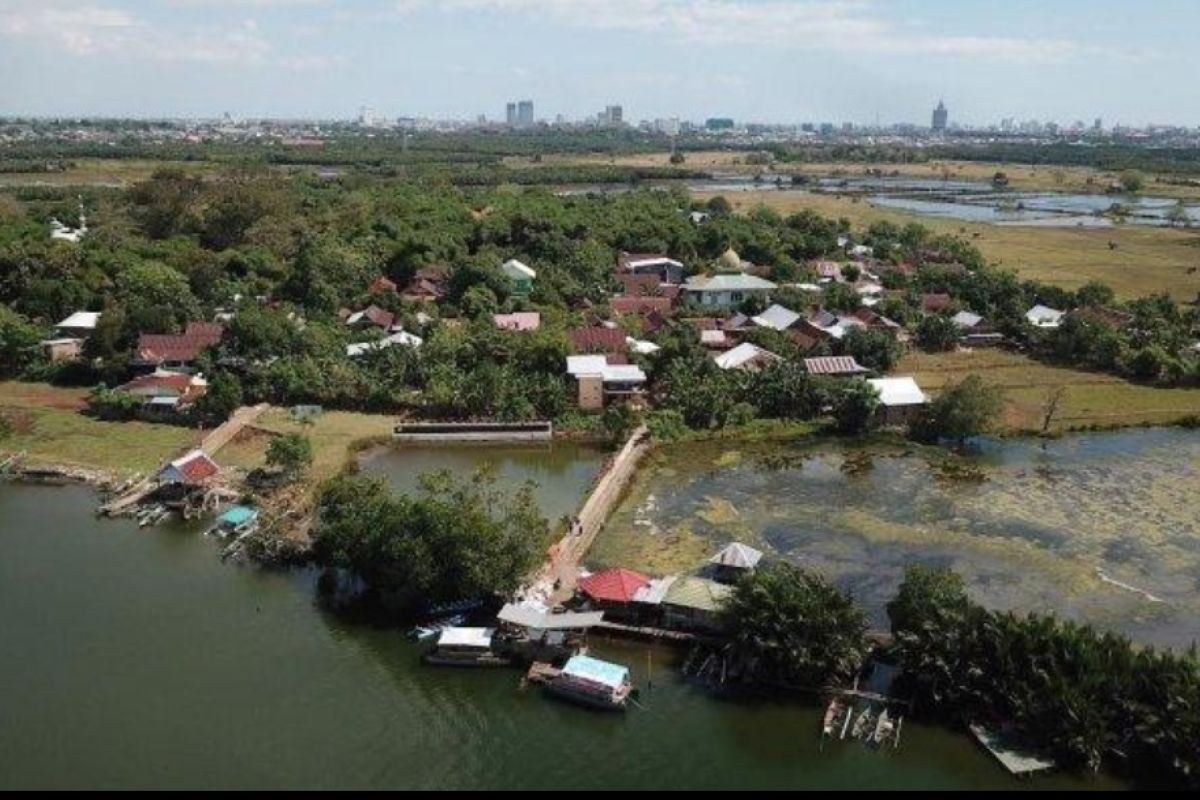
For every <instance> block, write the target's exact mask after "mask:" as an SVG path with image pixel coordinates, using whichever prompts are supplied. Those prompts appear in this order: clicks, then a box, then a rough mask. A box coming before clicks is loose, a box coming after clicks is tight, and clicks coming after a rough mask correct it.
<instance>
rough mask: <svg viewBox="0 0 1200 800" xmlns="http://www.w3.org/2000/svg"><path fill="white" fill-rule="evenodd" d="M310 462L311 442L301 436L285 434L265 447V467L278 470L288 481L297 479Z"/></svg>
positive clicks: (275, 438) (311, 457)
mask: <svg viewBox="0 0 1200 800" xmlns="http://www.w3.org/2000/svg"><path fill="white" fill-rule="evenodd" d="M312 460H313V450H312V442H311V441H309V438H308V437H307V436H304V435H303V434H300V433H285V434H283V435H281V436H276V437H274V438H273V439H271V443H270V444H269V445H267V466H269V467H274V468H275V469H278V470H279V471H281V472H282V473H283V474H284V476H286V477H287V478H288V479H290V480H295V479H297V478H299V477H300V476H301V475H302V474H303V473H304V471H305V470H306V469H308V468H309V467H310V466H311V465H312Z"/></svg>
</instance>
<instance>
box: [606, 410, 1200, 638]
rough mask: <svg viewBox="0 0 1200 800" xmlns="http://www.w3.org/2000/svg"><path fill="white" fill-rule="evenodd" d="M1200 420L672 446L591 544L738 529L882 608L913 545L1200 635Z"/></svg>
mask: <svg viewBox="0 0 1200 800" xmlns="http://www.w3.org/2000/svg"><path fill="white" fill-rule="evenodd" d="M1198 490H1200V432H1194V431H1183V430H1176V429H1149V430H1137V431H1124V432H1119V433H1105V434H1088V435H1076V436H1071V437H1068V438H1064V439H1061V440H1058V441H1053V442H1047V443H1045V444H1043V443H1041V442H1038V441H1036V440H1015V441H1008V442H989V443H986V444H984V445H983V446H982V448H981V449H980V450H979V451H978V452H976V453H974V454H973V455H970V456H967V457H962V458H950V457H948V456H947V454H946V453H945V452H944V451H942V450H935V449H927V448H918V447H915V446H908V445H905V444H898V445H895V446H872V447H861V446H856V445H853V444H848V443H839V442H829V441H800V442H795V443H790V444H789V443H769V444H761V445H748V446H744V447H739V446H735V445H733V444H730V443H712V444H691V445H683V446H678V447H673V448H664V449H662V450H660V451H659V452H658V453H657V454H656V455H655V456H654V457H653V459H652V460H651V462H650V464H649V466H648V467H647V468H646V469H645V470H644V472H643V473H642V475H641V476H640V477H639V478H638V479H637V480H635V482H634V488H633V490H632V491H631V493H630V495H629V496H628V497H627V498H626V500H625V501H624V502H623V504H622V506H621V507H620V509H619V510H618V512H617V514H616V515H614V517H613V519H612V520H610V522H609V525H608V527H607V528H606V530H605V531H604V532H603V533H602V534H601V536H600V538H599V540H598V541H597V543H596V546H595V548H594V549H593V551H592V553H591V556H592V558H591V561H592V562H593V563H594V564H595V565H597V566H598V565H616V564H620V565H623V566H627V567H632V568H641V569H646V570H650V571H654V572H670V571H675V570H683V569H690V568H692V567H695V566H697V565H699V564H700V563H702V562H703V560H704V559H705V558H707V556H708V555H710V554H711V553H712V552H715V550H716V549H717V547H718V546H720V545H723V544H724V543H726V542H728V541H730V540H733V539H737V540H741V541H745V542H748V543H750V544H753V545H755V546H758V547H761V548H763V549H765V550H767V551H768V552H769V553H771V554H773V555H776V556H780V557H785V558H788V559H791V560H793V561H795V562H797V563H800V564H803V565H806V566H810V567H813V568H816V569H819V570H821V571H822V572H824V573H825V574H826V575H828V576H830V577H831V578H833V579H834V580H836V581H837V582H838V583H839V584H840V585H842V586H844V587H846V588H848V589H850V590H852V591H853V592H854V594H855V595H856V596H857V597H858V598H859V599H860V600H861V601H862V602H863V603H864V604H865V605H866V606H867V607H868V609H869V610H870V612H871V615H872V618H873V620H874V621H875V622H876V623H877V624H878V625H880V626H886V614H885V613H884V610H883V607H884V604H885V603H886V602H887V600H888V599H890V597H891V596H892V595H893V593H894V591H895V589H896V586H897V585H898V583H899V580H900V576H901V572H902V570H903V567H904V565H905V564H906V563H909V562H913V561H920V562H925V563H934V564H942V565H945V566H949V567H952V568H953V569H955V570H957V571H958V572H960V573H961V574H962V575H963V576H964V577H965V579H966V580H967V583H968V586H969V588H970V591H971V594H972V595H973V596H974V597H975V598H976V599H977V600H979V601H980V602H983V603H985V604H987V605H988V606H991V607H994V608H1005V609H1013V610H1017V611H1035V610H1037V611H1047V610H1053V611H1055V612H1056V613H1059V614H1061V615H1063V616H1067V617H1071V618H1074V619H1078V620H1083V621H1087V622H1092V623H1095V624H1097V625H1100V626H1104V627H1108V628H1113V629H1117V630H1120V631H1123V632H1124V633H1126V634H1128V635H1130V636H1131V637H1133V638H1134V639H1136V640H1138V641H1142V642H1146V643H1155V644H1170V645H1185V644H1188V643H1190V642H1192V641H1194V640H1197V639H1200V592H1198V591H1197V589H1198V588H1200V506H1197V503H1196V499H1197V495H1198Z"/></svg>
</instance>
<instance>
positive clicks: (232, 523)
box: [204, 506, 258, 539]
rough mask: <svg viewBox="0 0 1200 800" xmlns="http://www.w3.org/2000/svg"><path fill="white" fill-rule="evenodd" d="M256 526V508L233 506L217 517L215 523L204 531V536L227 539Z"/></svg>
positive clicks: (248, 531)
mask: <svg viewBox="0 0 1200 800" xmlns="http://www.w3.org/2000/svg"><path fill="white" fill-rule="evenodd" d="M257 528H258V510H257V509H254V508H251V507H250V506H233V507H232V508H230V509H228V510H227V511H226V512H225V513H224V514H222V515H221V516H219V517H217V524H216V525H214V526H212V527H211V528H209V529H208V530H207V531H205V532H204V535H205V536H216V537H219V538H221V539H227V538H229V537H230V536H242V535H245V534H247V533H251V532H253V531H254V530H256V529H257Z"/></svg>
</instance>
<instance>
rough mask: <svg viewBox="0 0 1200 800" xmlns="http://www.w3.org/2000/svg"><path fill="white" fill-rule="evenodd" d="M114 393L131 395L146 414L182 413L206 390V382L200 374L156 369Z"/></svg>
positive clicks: (120, 387) (121, 386) (119, 387)
mask: <svg viewBox="0 0 1200 800" xmlns="http://www.w3.org/2000/svg"><path fill="white" fill-rule="evenodd" d="M113 391H116V392H121V393H123V394H129V395H133V396H134V397H138V398H140V399H141V401H142V407H143V408H144V409H146V410H148V411H161V412H171V411H184V410H186V409H187V408H188V407H189V406H191V405H192V404H193V403H195V402H196V401H197V400H199V399H200V398H201V397H203V396H204V394H205V393H206V392H207V391H208V381H206V380H204V378H202V377H201V376H199V375H188V374H186V373H182V372H169V371H167V370H161V369H156V370H155V371H154V372H152V373H150V374H149V375H139V376H138V377H136V378H134V379H133V380H131V381H129V382H128V383H124V384H122V385H120V386H118V387H117V388H116V389H114V390H113Z"/></svg>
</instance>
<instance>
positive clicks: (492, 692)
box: [0, 450, 1118, 789]
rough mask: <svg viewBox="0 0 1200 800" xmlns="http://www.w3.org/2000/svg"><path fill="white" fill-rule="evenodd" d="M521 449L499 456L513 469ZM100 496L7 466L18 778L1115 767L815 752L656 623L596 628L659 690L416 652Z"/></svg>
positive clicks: (964, 751) (926, 740)
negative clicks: (606, 708) (566, 681)
mask: <svg viewBox="0 0 1200 800" xmlns="http://www.w3.org/2000/svg"><path fill="white" fill-rule="evenodd" d="M498 454H501V455H503V454H502V453H498V451H495V450H493V451H491V457H492V458H493V459H494V458H495V457H496V456H497V455H498ZM560 455H561V454H560ZM457 457H458V456H455V458H457ZM559 457H560V456H555V459H557V458H559ZM374 458H377V459H382V463H390V464H391V465H392V466H393V467H395V466H396V464H397V463H399V462H396V461H395V460H394V459H395V458H396V456H395V455H394V454H387V455H378V456H375V457H374ZM440 458H441V456H430V455H428V454H426V455H424V456H422V457H421V458H420V459H418V460H419V461H420V462H421V463H422V464H424V465H429V464H432V463H437V462H438V461H439V460H440ZM522 458H523V457H522ZM522 458H516V460H515V461H514V460H512V459H510V458H509V457H508V456H503V457H502V458H501V459H500V460H501V461H502V462H507V464H508V467H507V470H508V471H509V473H510V474H513V475H514V476H516V477H521V475H520V470H518V469H516V467H515V466H514V465H515V464H516V463H517V462H519V461H521V460H522ZM561 458H562V459H563V461H564V463H566V465H567V467H568V468H567V469H566V470H565V472H563V471H562V470H560V471H559V474H567V473H570V474H575V475H578V476H585V477H581V478H576V479H572V480H571V481H566V480H564V481H563V482H562V483H561V488H560V491H561V492H563V493H564V496H563V500H562V502H564V503H566V502H567V499H568V498H569V499H570V500H572V501H573V500H574V499H575V498H577V497H578V496H580V494H581V493H582V491H583V488H584V486H585V485H586V482H587V481H590V477H586V476H588V475H589V472H590V471H591V470H592V469H594V466H595V464H596V460H595V455H594V454H584V455H583V456H582V457H581V458H580V459H578V460H577V459H575V458H574V457H571V458H568V457H567V456H565V455H562V456H561ZM552 460H553V459H552ZM401 461H402V459H401ZM579 462H584V463H579ZM376 463H380V462H376ZM504 470H505V468H504V467H503V466H502V471H504ZM401 471H402V470H401ZM393 474H395V473H393ZM581 481H582V482H581ZM94 506H95V497H94V496H93V494H92V493H91V491H90V490H88V489H86V488H83V487H67V488H48V487H29V486H16V485H11V484H3V483H0V632H2V633H3V636H2V638H0V687H2V691H0V788H3V789H16V788H42V789H45V788H76V787H89V788H114V789H117V788H123V789H128V788H160V787H161V788H234V787H238V788H429V789H485V788H493V789H520V788H526V789H550V788H558V789H609V788H642V789H686V788H726V787H728V788H852V787H853V788H890V789H899V788H967V789H970V788H1085V787H1086V788H1097V787H1111V786H1117V785H1118V784H1117V783H1115V782H1113V781H1111V780H1108V779H1105V778H1088V779H1082V778H1077V777H1074V776H1071V775H1052V776H1047V777H1045V778H1040V779H1037V780H1034V781H1030V782H1020V783H1018V782H1016V781H1013V780H1011V779H1010V778H1009V777H1008V776H1007V775H1005V774H1004V773H1002V772H1001V771H1000V769H999V767H997V766H996V765H995V764H993V763H992V762H991V761H990V760H989V759H988V758H987V757H985V756H984V755H983V754H982V753H981V752H980V751H979V750H978V749H977V748H976V747H975V746H974V745H973V744H972V743H971V742H970V741H969V740H968V739H966V738H964V737H963V736H961V735H958V734H956V733H953V732H949V731H946V730H943V729H940V728H936V727H925V726H921V725H916V724H909V723H907V722H906V723H905V725H904V729H903V740H902V743H901V747H900V748H899V750H898V751H895V752H893V751H884V752H876V751H871V750H867V749H866V748H864V747H862V746H859V745H849V744H836V745H834V746H832V747H829V748H826V750H825V752H823V753H822V752H819V751H818V742H817V736H816V732H817V729H818V725H819V716H820V711H819V710H818V709H814V708H812V707H809V706H805V705H797V704H793V703H790V702H780V701H773V702H769V703H768V702H753V701H731V700H719V699H716V698H714V697H712V696H709V695H708V694H706V693H704V692H703V691H701V690H700V689H698V688H696V687H694V686H692V685H689V684H686V683H684V682H683V681H682V680H681V679H680V678H679V675H678V671H677V669H675V666H676V665H675V664H674V663H673V662H674V661H675V660H676V659H677V658H678V656H677V655H675V654H672V653H671V652H669V651H666V650H657V649H656V650H653V651H651V650H649V649H648V648H647V647H646V646H645V645H637V644H629V643H621V642H605V641H603V640H599V641H595V640H594V641H593V646H594V649H596V650H597V651H598V652H599V654H600V655H601V656H602V657H608V658H611V659H613V660H617V661H621V662H624V663H626V664H628V665H630V666H631V667H632V669H633V672H634V677H635V680H636V681H638V682H639V683H642V684H643V685H645V683H646V679H647V676H648V673H649V674H651V675H652V678H653V683H652V686H651V687H650V688H648V689H646V690H645V691H644V692H643V696H642V704H643V705H644V706H645V708H644V709H631V710H630V711H629V712H628V713H626V714H624V715H606V714H602V713H594V712H589V711H586V710H583V709H579V708H576V707H574V706H569V705H564V704H562V703H559V702H555V701H553V700H550V699H548V698H546V697H544V696H542V695H541V694H539V693H538V692H536V691H522V690H520V689H519V688H518V677H519V676H518V673H517V672H516V671H512V670H507V669H497V670H454V669H446V668H437V667H424V666H422V665H420V663H419V661H418V649H417V646H416V645H414V644H412V643H410V642H408V641H407V640H406V639H405V638H404V637H403V636H402V635H401V632H400V631H399V630H398V629H396V628H393V627H387V626H373V625H367V624H362V623H352V622H349V621H346V620H344V619H341V618H339V617H338V616H335V615H332V614H330V613H328V612H326V611H324V610H322V609H320V608H319V607H318V606H317V605H316V602H315V597H316V593H315V590H314V583H315V576H314V575H313V574H312V573H311V572H309V571H293V572H290V573H275V572H262V571H259V570H256V569H252V568H247V567H239V566H235V565H232V564H227V563H222V562H221V561H220V560H219V558H218V551H219V545H218V543H217V542H215V541H212V540H210V539H207V538H205V537H204V536H202V535H201V534H200V532H199V531H200V528H201V527H203V526H202V524H192V525H184V524H175V525H166V526H162V527H158V528H153V529H145V530H139V529H138V528H137V527H136V526H135V525H134V524H133V523H131V522H129V521H125V520H100V519H97V518H95V517H94V516H93V514H92V511H93V509H94Z"/></svg>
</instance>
